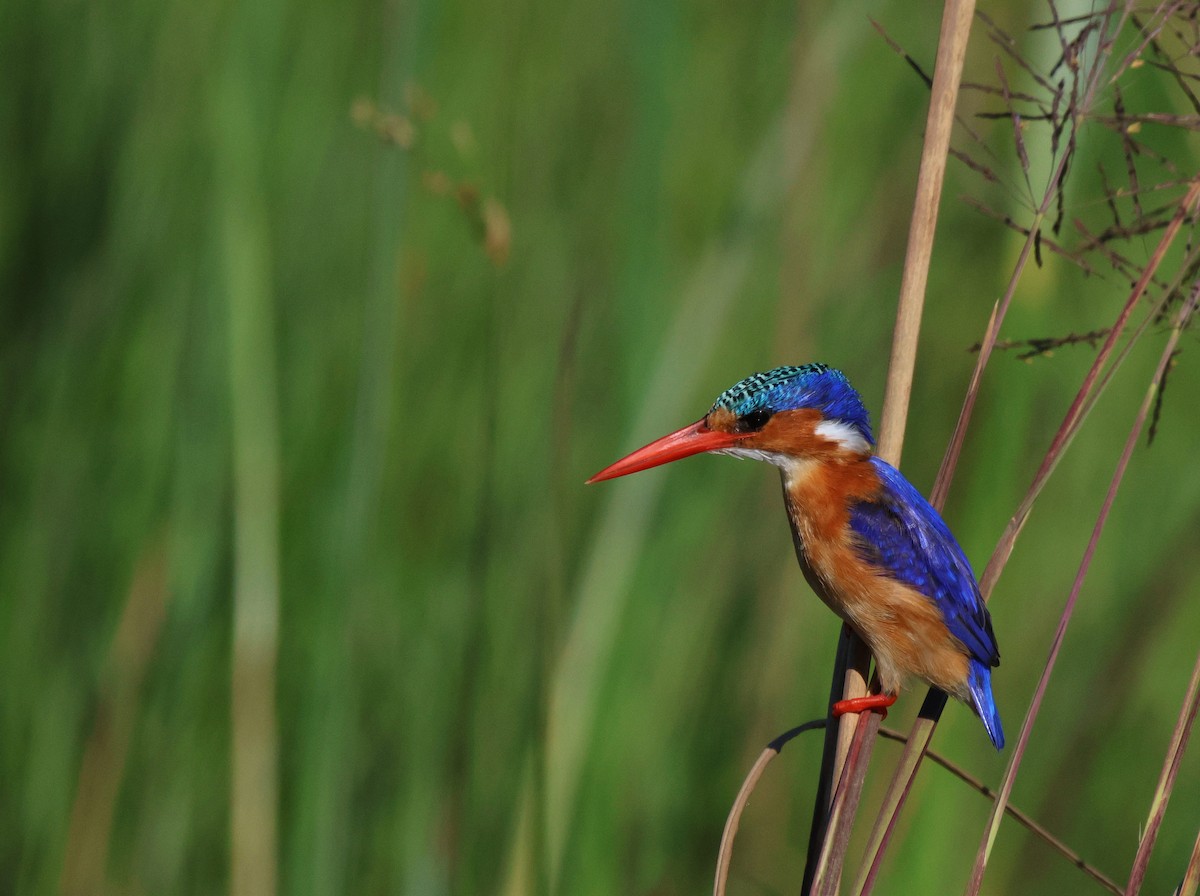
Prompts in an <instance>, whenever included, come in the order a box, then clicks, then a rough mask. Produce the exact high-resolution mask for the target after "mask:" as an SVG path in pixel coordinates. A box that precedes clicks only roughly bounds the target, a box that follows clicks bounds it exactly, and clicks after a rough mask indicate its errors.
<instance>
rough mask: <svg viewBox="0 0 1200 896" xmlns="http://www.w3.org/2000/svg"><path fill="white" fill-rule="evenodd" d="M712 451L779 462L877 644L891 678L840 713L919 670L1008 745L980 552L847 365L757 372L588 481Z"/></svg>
mask: <svg viewBox="0 0 1200 896" xmlns="http://www.w3.org/2000/svg"><path fill="white" fill-rule="evenodd" d="M701 453H711V454H724V455H732V456H733V457H738V458H748V459H753V460H760V461H766V462H767V463H769V464H773V465H775V466H777V467H779V469H780V471H781V477H782V480H783V497H784V503H785V505H786V508H787V515H788V520H789V522H790V524H791V530H792V542H793V544H794V546H795V550H796V557H797V560H798V561H799V563H800V569H801V571H802V572H803V573H804V577H805V579H806V580H807V581H808V583H809V585H810V586H811V587H812V589H813V591H815V592H816V594H817V596H818V597H819V598H820V599H821V600H822V601H823V602H824V603H825V604H826V605H828V606H829V608H830V609H832V610H833V612H834V613H836V614H837V615H838V616H840V617H841V618H842V619H843V620H844V621H845V622H846V623H847V624H848V625H849V626H850V627H851V628H852V629H854V631H855V632H857V633H858V635H859V637H861V638H862V639H863V641H864V642H866V644H867V646H868V647H869V648H870V649H871V653H872V654H873V655H874V658H875V666H876V671H877V672H878V675H879V684H880V692H879V693H878V694H870V695H868V696H866V697H857V698H851V699H847V700H840V701H837V702H836V703H834V704H833V706H832V707H831V710H832V715H833V716H835V717H836V716H840V715H843V714H845V713H847V712H865V711H876V712H881V713H883V714H884V715H886V713H887V707H889V706H891V705H892V704H893V703H895V701H896V698H897V696H898V695H899V693H900V690H901V688H902V687H904V686H905V685H906V684H907V683H908V682H909V681H911V680H912V679H919V680H921V681H924V682H925V683H926V684H929V685H931V686H933V687H935V688H938V689H939V690H941V691H943V692H945V693H947V694H949V695H951V696H953V697H956V698H958V699H959V700H961V701H963V702H964V703H966V704H967V706H969V707H970V708H971V709H972V710H973V711H974V712H975V714H976V715H977V716H978V717H979V718H980V720H981V721H982V722H983V726H984V729H985V730H986V731H987V735H988V737H989V738H990V739H991V742H992V743H993V744H994V745H995V747H996V749H997V750H1000V749H1003V747H1004V731H1003V728H1002V726H1001V723H1000V713H999V710H998V709H997V707H996V701H995V698H994V696H993V694H992V674H991V670H992V669H993V668H994V667H996V666H998V665H999V664H1000V651H999V648H998V646H997V644H996V636H995V633H994V632H993V630H992V619H991V615H990V614H989V613H988V609H987V606H986V605H985V604H984V602H983V598H982V597H981V595H980V593H979V585H978V583H977V581H976V579H975V574H974V572H973V571H972V569H971V564H970V563H969V561H968V560H967V558H966V555H965V554H964V553H963V550H962V548H961V547H960V546H959V544H958V542H957V541H956V540H955V538H954V535H953V534H952V533H951V532H950V529H949V527H948V526H947V525H946V523H945V521H944V520H943V519H942V517H941V515H940V514H939V513H938V512H937V510H935V509H934V507H933V506H932V505H931V504H930V503H929V502H928V501H927V500H925V498H924V497H923V496H922V495H921V493H920V492H919V491H918V490H917V489H916V487H914V486H913V485H912V483H910V482H909V481H908V479H906V478H905V477H904V475H903V474H902V473H901V472H900V471H899V470H897V469H896V468H895V467H894V466H892V465H891V464H889V463H888V462H887V461H885V460H883V459H882V458H881V457H879V456H878V455H877V454H875V439H874V436H873V435H872V432H871V423H870V417H869V415H868V413H867V409H866V407H865V406H864V404H863V401H862V398H861V397H860V396H859V394H858V392H857V391H855V389H854V387H853V386H851V385H850V381H849V380H848V379H847V377H846V375H845V374H844V373H842V372H841V371H840V370H837V369H836V368H833V367H830V366H829V365H827V364H816V363H813V364H802V365H799V366H785V367H776V368H774V369H772V370H767V371H765V372H762V373H755V374H752V375H750V376H748V377H746V378H745V379H743V380H741V381H739V382H737V383H735V384H734V385H733V386H730V387H729V388H728V389H726V390H725V391H724V392H722V393H721V394H720V395H719V396H718V397H717V400H716V401H715V402H713V405H712V407H711V408H710V409H709V411H708V413H707V414H705V415H704V416H703V417H702V418H700V420H699V421H697V422H696V423H693V424H690V425H688V426H685V427H683V428H682V429H679V430H676V431H675V432H672V433H669V434H668V435H665V436H663V437H662V438H660V439H656V440H655V441H653V442H651V443H650V444H649V445H646V446H645V447H643V448H639V449H638V450H637V451H634V452H633V453H632V454H629V455H628V456H626V457H624V458H622V459H621V460H618V461H617V462H616V463H613V464H611V465H610V466H608V467H605V468H604V469H603V470H601V471H600V472H599V473H597V474H596V475H594V476H592V477H591V479H589V480H587V481H588V483H589V484H591V483H595V482H601V481H603V480H607V479H615V478H616V477H618V476H625V475H628V474H630V473H636V472H639V471H641V470H647V469H650V468H651V467H657V466H659V465H661V464H665V463H670V462H671V461H676V460H680V459H682V458H685V457H690V456H692V455H695V454H701Z"/></svg>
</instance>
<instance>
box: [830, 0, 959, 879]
mask: <svg viewBox="0 0 1200 896" xmlns="http://www.w3.org/2000/svg"><path fill="white" fill-rule="evenodd" d="M974 12H975V3H974V0H947V2H946V4H945V6H944V7H943V12H942V26H941V34H940V36H939V40H938V52H937V60H936V63H935V68H934V76H933V87H932V92H931V96H930V103H929V112H928V115H927V118H926V128H925V143H924V146H923V148H922V154H921V164H920V169H919V172H918V175H917V190H916V199H915V201H914V204H913V214H912V221H911V225H910V228H909V241H908V249H907V252H906V255H905V261H904V273H903V276H902V279H901V284H900V298H899V305H898V308H897V312H896V326H895V329H894V331H893V335H892V357H891V363H890V365H889V367H888V379H887V386H886V389H885V393H884V403H883V414H882V417H881V421H880V429H879V454H880V455H881V456H882V457H883V458H884V459H886V460H887V461H889V462H890V463H892V464H894V465H896V466H899V464H900V457H901V453H902V445H903V442H904V430H905V425H906V422H907V418H908V404H909V397H910V395H911V393H912V382H913V372H914V369H915V367H916V357H917V346H918V344H919V341H920V328H921V317H922V313H923V311H924V305H925V289H926V285H927V283H928V279H929V263H930V259H931V257H932V254H933V239H934V233H935V230H936V227H937V218H938V206H939V203H940V201H941V195H942V184H943V182H944V179H945V173H946V161H947V159H948V157H949V148H950V135H951V132H952V130H953V127H954V111H955V106H956V104H957V100H958V91H959V84H960V83H961V80H962V68H963V60H964V59H965V57H966V49H967V40H968V38H969V36H970V33H971V21H972V18H973V16H974ZM844 636H845V637H848V638H850V639H852V640H853V639H857V635H854V634H853V633H852V632H849V631H848V630H845V631H844ZM854 652H855V651H853V650H852V651H849V653H854ZM859 653H861V651H859ZM866 672H867V667H866V665H865V664H863V665H860V666H857V667H853V668H848V669H847V672H846V686H845V688H844V690H843V698H844V699H849V698H852V697H858V696H862V695H863V694H865V693H866V692H867V686H866V684H867V682H866ZM873 716H874V714H868V717H867V718H863V717H861V716H854V715H849V714H848V715H846V716H843V717H842V720H841V723H840V725H839V736H838V747H837V752H836V755H835V757H834V763H833V768H832V769H829V770H828V771H827V770H826V769H824V768H823V769H822V775H825V774H826V773H828V774H829V775H830V777H831V780H834V781H837V782H839V783H838V786H837V788H836V790H835V795H834V799H833V803H832V805H831V807H830V814H829V817H830V819H831V824H830V826H829V830H827V831H826V832H825V834H824V840H825V842H826V844H829V846H828V847H827V848H823V849H822V853H821V858H820V859H819V860H818V866H817V870H816V872H815V873H814V874H813V892H816V893H833V892H836V891H837V888H838V881H839V880H840V878H841V869H842V865H843V864H844V861H845V845H844V844H846V843H847V842H848V840H849V831H850V827H851V824H852V821H853V817H854V814H855V812H854V809H856V807H857V804H858V799H859V796H860V795H861V793H862V784H863V780H864V777H865V770H866V766H867V764H868V760H869V758H870V754H871V744H872V741H873V735H874V730H875V729H876V728H877V727H878V724H879V719H878V718H872V717H873ZM852 731H853V732H854V734H853V741H850V737H851V732H852ZM853 745H857V746H856V747H854V748H853V749H852V746H853ZM839 799H840V800H842V801H843V802H842V803H840V804H839ZM847 809H849V811H846V810H847ZM835 819H836V825H835V824H834V823H832V822H833V820H835ZM830 837H832V838H833V840H832V841H830ZM835 845H836V848H834V846H835Z"/></svg>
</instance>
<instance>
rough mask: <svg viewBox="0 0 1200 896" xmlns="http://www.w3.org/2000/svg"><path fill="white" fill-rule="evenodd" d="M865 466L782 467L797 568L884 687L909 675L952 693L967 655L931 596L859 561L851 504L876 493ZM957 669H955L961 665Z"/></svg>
mask: <svg viewBox="0 0 1200 896" xmlns="http://www.w3.org/2000/svg"><path fill="white" fill-rule="evenodd" d="M880 488H881V484H880V481H879V479H878V476H877V475H876V474H875V472H874V470H873V469H872V468H871V466H870V465H869V464H867V463H860V464H853V463H848V464H827V463H821V464H816V463H814V464H811V465H810V466H809V467H808V468H807V469H806V468H804V467H803V466H797V467H795V468H793V469H792V470H785V471H784V499H785V502H786V504H787V511H788V517H789V518H790V521H791V524H792V538H793V542H794V544H795V547H796V556H797V559H798V560H799V561H800V568H801V570H802V571H803V572H804V577H805V578H806V579H807V580H808V582H809V584H810V585H811V586H812V588H813V590H814V591H815V592H816V593H817V596H818V597H820V598H821V600H822V601H824V602H825V603H826V604H827V605H828V606H829V608H830V609H832V610H833V611H834V612H835V613H836V614H837V615H838V616H840V617H841V618H842V619H843V620H845V621H846V622H848V623H849V624H850V625H851V626H852V627H854V629H855V630H856V631H858V633H859V634H860V635H861V636H862V637H863V639H864V640H865V641H866V642H867V644H868V645H869V646H870V647H871V650H872V652H873V653H874V654H875V657H876V660H877V661H878V663H879V669H880V674H881V676H882V677H883V678H884V684H885V687H887V688H888V689H894V688H896V687H898V686H899V683H900V682H901V681H902V680H903V679H904V678H906V677H908V676H910V675H917V676H919V677H921V678H923V679H925V680H926V681H930V682H932V683H936V684H938V686H940V687H943V688H944V689H947V690H949V691H950V692H952V693H954V692H956V690H957V689H956V687H954V685H956V684H957V682H958V681H959V680H962V678H961V677H962V676H965V664H966V656H965V654H963V653H962V652H961V648H960V647H959V646H958V645H957V642H955V641H954V640H953V638H952V637H951V636H950V633H949V631H948V630H947V628H946V624H945V622H944V620H943V619H942V616H941V613H940V611H939V610H938V609H937V607H936V605H935V604H934V602H933V601H932V600H930V599H929V598H927V597H926V596H925V595H923V594H921V593H920V592H918V591H916V590H915V589H914V588H912V587H910V586H908V585H906V584H904V583H903V582H900V581H898V580H897V579H896V578H894V577H893V576H891V575H889V574H888V573H887V572H886V571H884V570H881V569H879V568H877V567H875V566H872V565H871V564H869V563H867V562H866V561H865V560H864V559H863V552H862V551H861V550H860V549H859V546H858V545H857V544H856V541H855V539H856V537H857V536H856V535H855V534H854V530H853V529H852V527H851V525H850V515H851V507H852V506H853V505H854V504H855V503H857V502H861V501H869V500H872V499H873V498H874V497H876V496H878V494H879V490H880ZM960 667H961V668H960Z"/></svg>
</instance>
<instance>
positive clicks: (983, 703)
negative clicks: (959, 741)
mask: <svg viewBox="0 0 1200 896" xmlns="http://www.w3.org/2000/svg"><path fill="white" fill-rule="evenodd" d="M970 666H971V667H970V671H969V672H968V673H967V686H968V687H969V688H970V689H971V702H972V704H973V706H972V707H971V708H972V709H974V710H975V713H976V714H977V715H978V716H979V718H980V719H981V720H982V721H983V727H984V728H986V729H987V733H988V737H990V738H991V739H992V743H994V744H995V745H996V749H997V750H1003V749H1004V729H1003V728H1001V727H1000V711H999V710H998V709H996V700H995V698H993V697H992V670H991V669H989V668H988V667H987V666H985V665H984V664H983V663H981V662H979V661H978V660H977V659H975V658H974V657H972V658H971V660H970Z"/></svg>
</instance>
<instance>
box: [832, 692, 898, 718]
mask: <svg viewBox="0 0 1200 896" xmlns="http://www.w3.org/2000/svg"><path fill="white" fill-rule="evenodd" d="M895 702H896V695H895V694H871V695H870V696H867V697H851V698H850V699H849V700H839V701H838V702H837V703H835V704H833V717H834V718H835V719H836V718H838V717H839V716H844V715H845V714H846V713H848V712H868V711H873V712H878V713H879V714H880V715H881V716H882V717H883V718H885V719H886V718H887V708H888V707H889V706H891V705H892V704H893V703H895Z"/></svg>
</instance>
